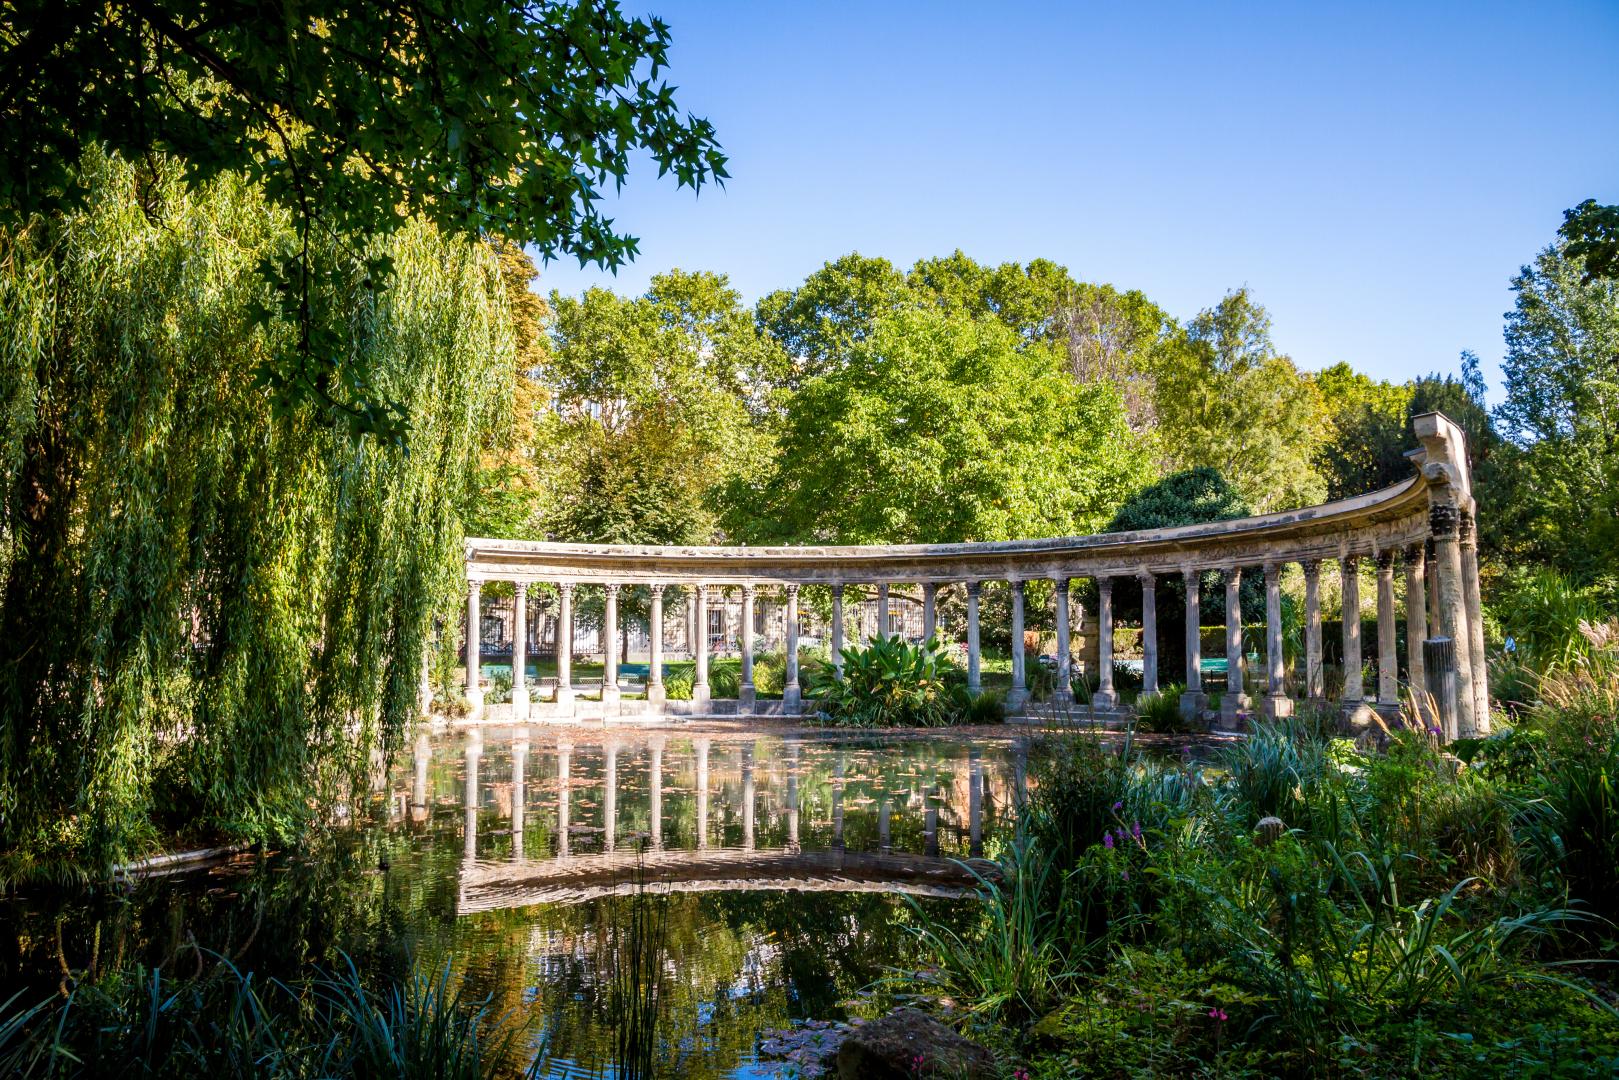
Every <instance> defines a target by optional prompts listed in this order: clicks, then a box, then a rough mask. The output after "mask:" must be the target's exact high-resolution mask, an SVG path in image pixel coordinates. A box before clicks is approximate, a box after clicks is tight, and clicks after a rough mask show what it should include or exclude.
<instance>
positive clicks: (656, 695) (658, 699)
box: [646, 683, 669, 705]
mask: <svg viewBox="0 0 1619 1080" xmlns="http://www.w3.org/2000/svg"><path fill="white" fill-rule="evenodd" d="M668 700H669V694H668V691H666V690H664V688H663V684H662V683H657V684H654V685H652V686H648V687H647V688H646V703H647V704H648V705H662V704H663V703H664V702H665V701H668Z"/></svg>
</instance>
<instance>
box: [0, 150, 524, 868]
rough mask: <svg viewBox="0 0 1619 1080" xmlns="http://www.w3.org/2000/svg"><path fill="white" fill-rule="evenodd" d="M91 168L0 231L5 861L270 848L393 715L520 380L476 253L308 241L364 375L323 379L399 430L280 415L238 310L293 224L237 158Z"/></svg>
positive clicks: (332, 322) (288, 335)
mask: <svg viewBox="0 0 1619 1080" xmlns="http://www.w3.org/2000/svg"><path fill="white" fill-rule="evenodd" d="M84 168H85V170H86V172H87V174H88V177H87V178H88V181H89V183H90V187H91V192H92V194H91V197H90V198H89V199H88V200H87V201H86V203H85V209H84V210H82V211H80V212H76V213H72V214H68V215H65V216H58V217H54V218H52V219H49V220H36V221H34V222H33V223H32V224H31V225H30V226H29V227H27V228H26V229H24V230H22V231H20V232H16V233H11V234H0V495H3V498H4V507H3V509H4V514H3V517H0V605H3V606H0V711H3V718H0V719H3V728H0V849H3V850H4V851H5V852H6V853H7V857H8V858H9V859H10V860H12V864H13V865H12V872H14V873H17V872H26V866H27V865H28V864H29V863H30V861H31V860H33V861H34V862H35V865H37V864H38V863H37V861H38V860H40V859H42V858H46V857H61V856H66V857H69V858H73V859H76V860H78V861H79V862H80V864H81V865H86V866H90V867H94V866H105V865H106V864H108V863H109V862H111V861H114V860H117V859H120V858H124V857H127V856H129V855H130V854H132V853H134V852H136V851H138V850H141V849H142V848H143V847H146V846H149V845H150V844H151V843H152V842H154V841H155V840H156V839H158V838H159V837H160V836H165V835H172V834H173V833H175V832H182V833H183V832H192V833H196V834H203V833H213V834H221V833H222V834H226V835H232V836H239V837H244V838H262V839H274V838H278V837H286V836H288V835H290V834H292V833H294V832H295V831H296V830H297V829H298V828H299V827H300V826H301V825H302V824H303V823H304V822H306V821H307V819H308V816H309V814H310V812H311V810H312V809H313V808H315V807H318V806H319V805H321V804H322V802H323V801H324V800H328V799H330V798H332V797H334V796H335V795H336V794H337V793H338V792H340V791H341V790H343V789H344V787H345V785H347V784H350V783H352V782H353V780H354V779H355V778H356V777H358V776H359V775H360V771H361V770H362V769H363V768H364V767H365V764H366V762H367V761H368V759H369V757H370V755H371V754H372V753H373V751H374V750H376V749H377V748H379V747H383V748H386V747H388V746H389V745H390V740H391V739H392V738H393V737H395V736H397V734H398V733H399V731H400V730H401V725H402V724H403V723H404V722H406V721H407V720H410V719H414V717H415V715H416V710H417V693H418V689H417V688H418V684H419V679H420V671H421V664H422V658H423V653H424V649H425V648H426V646H427V644H428V640H429V637H430V635H431V633H432V627H433V623H434V620H435V618H436V617H437V618H443V617H448V616H450V615H451V614H452V613H453V611H454V610H455V609H456V607H457V604H458V601H457V599H456V591H457V588H458V586H459V583H460V578H461V575H460V572H459V567H460V562H461V525H460V521H461V512H462V510H463V508H464V506H465V505H466V503H467V502H468V500H469V497H470V495H471V490H470V488H471V482H472V477H473V475H474V469H475V466H476V462H477V459H478V455H479V451H480V449H482V448H483V447H484V445H485V444H486V443H487V441H488V439H489V438H490V437H491V432H493V431H495V430H496V429H497V427H498V425H499V423H500V421H501V418H502V416H503V411H504V410H505V409H506V408H508V407H509V403H508V400H507V395H508V394H509V389H510V386H511V384H512V365H513V347H512V338H511V328H510V322H509V318H508V315H507V308H506V301H505V297H504V293H503V287H502V284H501V280H500V275H499V270H498V266H497V263H496V260H495V258H494V256H493V254H492V253H491V252H490V251H489V250H487V249H486V248H483V247H479V246H476V245H470V244H467V243H464V242H461V241H452V240H448V239H446V238H444V237H442V236H440V235H438V234H436V233H435V232H434V231H432V230H431V229H429V228H428V227H426V226H416V227H412V228H407V229H405V230H403V231H401V232H399V233H397V234H395V235H394V236H392V237H390V238H389V239H388V240H386V241H379V242H378V244H377V248H376V249H375V250H369V251H354V250H345V249H344V248H343V247H341V246H340V245H339V244H337V243H335V242H333V243H331V244H329V245H328V246H327V247H326V248H324V249H321V250H318V251H317V253H316V258H317V259H318V261H319V262H320V264H321V265H322V267H323V268H324V271H325V272H324V273H323V274H322V275H321V277H320V280H321V282H322V288H321V290H320V291H319V292H317V293H316V295H315V296H314V297H313V298H312V302H313V310H312V313H311V317H312V319H313V322H314V325H315V326H316V327H317V328H318V330H319V337H318V339H317V340H319V341H321V342H322V343H323V344H324V345H325V346H326V347H329V348H332V349H336V350H340V351H347V353H348V354H349V355H351V356H352V357H353V358H354V359H356V360H359V361H363V362H361V363H357V364H355V365H353V366H352V370H364V371H366V372H368V373H370V377H371V378H372V379H373V384H372V385H371V386H368V387H352V386H351V387H346V388H340V389H339V390H338V391H337V396H338V397H339V398H341V395H342V393H344V392H347V393H349V394H352V395H354V396H356V397H358V396H359V395H361V394H362V393H372V392H376V393H381V394H383V395H385V396H386V397H388V398H390V399H392V400H394V401H398V402H400V403H401V404H402V405H404V406H405V407H406V409H407V410H408V419H409V431H410V443H409V446H408V448H401V447H388V446H384V445H379V444H378V443H377V442H375V441H374V440H366V439H361V438H357V437H355V436H353V435H350V434H348V433H347V432H346V429H345V428H343V427H342V426H341V425H332V424H329V423H323V422H322V418H321V417H320V416H319V415H316V414H315V413H314V412H313V411H312V410H310V409H307V408H306V409H303V410H294V411H275V410H272V408H271V406H270V404H269V402H270V397H269V395H267V394H266V393H265V392H264V389H263V386H262V384H261V381H260V373H261V372H262V371H264V370H267V362H268V361H269V360H271V359H272V358H274V357H275V356H277V355H278V353H279V352H280V351H283V350H289V349H292V348H295V347H296V344H297V343H296V341H295V340H294V337H295V335H296V334H297V332H298V330H297V328H296V327H295V326H294V325H292V323H291V321H277V320H275V319H271V320H268V321H267V322H266V321H265V320H262V319H258V320H256V319H254V318H252V317H251V316H250V313H251V312H253V311H255V310H260V311H262V310H263V309H265V308H270V309H274V308H275V307H276V306H277V305H276V304H275V303H274V302H273V298H272V297H270V296H268V295H267V293H266V288H267V286H266V285H265V278H264V276H263V275H262V274H261V273H259V272H258V268H259V266H260V263H261V261H262V260H264V259H266V258H273V257H275V256H277V255H279V254H280V253H282V252H284V251H285V250H287V248H288V247H289V245H291V244H292V243H294V236H295V234H294V232H293V230H292V227H291V225H290V223H289V221H288V220H287V218H286V215H285V214H284V213H283V212H281V211H278V210H274V209H272V208H271V207H269V206H268V204H267V203H266V202H265V201H264V200H263V198H262V197H261V196H260V194H259V193H258V192H257V191H256V190H255V189H253V188H252V187H251V186H250V185H249V184H248V183H246V182H245V181H243V180H242V179H240V178H236V177H231V176H226V177H223V178H220V179H217V180H214V181H211V182H209V183H208V184H206V185H204V186H200V187H194V186H188V185H187V184H186V183H184V182H183V180H182V177H181V175H180V172H179V170H178V169H177V168H174V167H172V166H170V165H167V164H164V163H161V162H159V163H155V164H154V163H146V164H143V165H140V166H134V165H130V164H127V163H124V162H122V161H119V160H117V159H113V158H107V157H99V158H98V157H95V156H94V155H89V156H87V159H86V163H85V165H84ZM379 254H380V255H382V256H385V257H386V258H387V259H389V260H391V261H392V265H393V268H394V273H393V274H392V275H391V276H390V277H389V278H388V279H387V283H386V286H385V287H382V288H378V287H376V286H375V285H374V283H373V282H371V281H370V280H369V279H368V278H367V276H366V273H365V269H364V267H365V265H366V263H367V260H368V259H371V260H374V259H375V258H376V257H377V256H378V255H379ZM452 625H453V624H452ZM19 864H20V865H21V866H22V869H19Z"/></svg>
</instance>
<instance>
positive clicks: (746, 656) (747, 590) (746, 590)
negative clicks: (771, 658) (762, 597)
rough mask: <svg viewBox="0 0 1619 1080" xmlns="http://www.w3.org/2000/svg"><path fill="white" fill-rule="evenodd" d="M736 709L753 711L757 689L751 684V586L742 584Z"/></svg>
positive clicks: (744, 711)
mask: <svg viewBox="0 0 1619 1080" xmlns="http://www.w3.org/2000/svg"><path fill="white" fill-rule="evenodd" d="M736 697H737V700H736V711H737V712H739V713H749V712H752V711H753V707H754V703H755V702H756V701H757V700H758V697H759V694H758V691H757V690H755V689H754V686H753V586H752V585H744V586H742V685H741V686H740V687H739V688H738V689H737V692H736Z"/></svg>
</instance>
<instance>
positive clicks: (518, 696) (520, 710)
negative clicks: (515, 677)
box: [512, 686, 528, 723]
mask: <svg viewBox="0 0 1619 1080" xmlns="http://www.w3.org/2000/svg"><path fill="white" fill-rule="evenodd" d="M512 719H513V720H515V721H517V722H518V723H522V722H523V721H524V720H527V719H528V687H526V686H514V687H512Z"/></svg>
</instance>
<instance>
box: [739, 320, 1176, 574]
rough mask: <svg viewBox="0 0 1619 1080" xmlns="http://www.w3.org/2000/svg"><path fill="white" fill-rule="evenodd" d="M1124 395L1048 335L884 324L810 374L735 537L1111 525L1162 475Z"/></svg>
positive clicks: (742, 497) (1005, 531) (980, 535)
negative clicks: (1071, 367) (1032, 338)
mask: <svg viewBox="0 0 1619 1080" xmlns="http://www.w3.org/2000/svg"><path fill="white" fill-rule="evenodd" d="M1150 469H1151V463H1150V459H1149V456H1148V455H1146V454H1144V453H1142V452H1141V448H1140V440H1139V439H1138V438H1137V437H1136V436H1135V435H1134V434H1132V433H1131V432H1130V430H1129V427H1128V425H1127V424H1126V423H1125V419H1124V413H1123V409H1122V406H1121V403H1120V401H1119V397H1118V395H1117V393H1116V392H1115V391H1114V390H1113V389H1112V388H1111V387H1109V386H1106V385H1103V384H1093V385H1090V386H1081V385H1080V384H1078V383H1076V382H1075V381H1074V380H1073V379H1072V378H1071V377H1069V376H1068V374H1067V373H1066V372H1065V371H1064V370H1063V366H1062V361H1061V358H1060V356H1059V355H1058V353H1057V352H1056V351H1055V350H1054V349H1052V348H1051V347H1049V346H1044V345H1036V346H1030V345H1028V344H1027V343H1026V342H1025V341H1024V340H1023V339H1022V338H1021V337H1019V336H1018V335H1017V334H1015V333H1014V332H1013V331H1012V330H1010V329H1009V328H1007V327H1006V326H1005V325H1004V324H1003V323H1001V322H1000V321H998V320H996V319H989V318H978V319H974V318H971V317H969V316H968V315H967V314H965V313H959V312H958V313H952V312H949V311H947V310H940V309H939V308H937V307H934V308H914V309H901V310H900V311H898V312H897V313H895V314H892V315H890V316H888V317H886V318H880V319H878V320H876V321H875V322H874V324H873V326H872V328H871V331H870V333H869V334H868V335H866V336H864V337H863V339H862V340H861V341H860V342H859V343H858V344H856V345H855V346H853V347H852V348H851V349H850V350H849V352H848V354H847V356H846V358H845V360H844V362H843V363H842V364H840V365H839V366H837V367H834V368H832V369H831V370H829V371H827V372H825V373H823V374H821V375H818V376H816V377H815V378H812V379H810V380H808V381H806V382H805V383H804V384H803V386H802V387H801V388H800V389H799V391H798V392H797V394H795V395H794V397H793V399H792V402H791V405H790V407H789V408H788V410H787V414H786V417H785V419H784V420H783V421H782V428H781V441H780V452H779V456H778V457H777V459H776V461H775V464H774V466H773V468H772V469H771V471H770V472H769V473H768V474H766V476H765V478H764V479H763V480H762V482H760V483H757V484H754V485H749V486H746V487H745V488H741V489H737V490H734V491H733V495H732V498H731V507H732V513H731V515H730V517H729V518H728V524H729V525H730V529H731V533H732V535H733V536H735V537H737V538H740V539H745V540H749V541H759V542H764V541H783V540H804V541H821V542H838V543H904V542H922V541H940V542H942V541H956V540H1002V539H1011V538H1016V537H1024V536H1060V535H1066V534H1076V533H1085V532H1091V531H1094V530H1095V529H1097V528H1098V527H1099V526H1100V525H1101V524H1102V523H1103V522H1104V521H1106V520H1107V519H1108V516H1109V515H1110V514H1111V513H1112V511H1113V508H1114V507H1116V506H1117V505H1118V504H1119V503H1120V502H1121V501H1122V500H1123V499H1124V498H1125V496H1126V495H1127V494H1128V493H1129V492H1130V491H1132V490H1134V489H1135V488H1137V487H1139V486H1140V485H1141V484H1142V483H1143V482H1145V481H1146V480H1147V479H1148V477H1149V476H1150Z"/></svg>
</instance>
